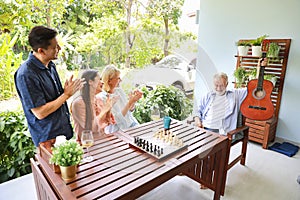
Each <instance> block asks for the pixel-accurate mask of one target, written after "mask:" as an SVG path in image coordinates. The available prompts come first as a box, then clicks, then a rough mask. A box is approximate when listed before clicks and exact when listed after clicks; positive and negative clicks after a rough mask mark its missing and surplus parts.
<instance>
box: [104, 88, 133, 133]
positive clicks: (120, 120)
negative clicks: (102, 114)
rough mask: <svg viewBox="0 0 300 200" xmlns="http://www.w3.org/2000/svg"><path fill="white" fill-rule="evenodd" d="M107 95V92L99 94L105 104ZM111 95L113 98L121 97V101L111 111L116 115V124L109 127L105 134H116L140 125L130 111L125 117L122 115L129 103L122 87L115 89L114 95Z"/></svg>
mask: <svg viewBox="0 0 300 200" xmlns="http://www.w3.org/2000/svg"><path fill="white" fill-rule="evenodd" d="M107 94H108V93H107V92H105V91H102V92H101V93H100V94H99V96H100V98H101V99H102V101H103V103H105V102H106V99H107ZM110 95H111V97H113V96H119V99H118V100H117V102H116V103H115V104H114V105H113V107H112V109H111V112H112V114H113V115H114V118H115V120H116V124H115V125H109V126H107V127H106V128H105V130H104V131H105V133H114V132H116V131H118V130H119V129H121V130H124V129H127V128H129V127H133V126H135V125H137V124H139V123H138V122H137V120H136V119H135V117H134V116H133V114H132V112H131V111H128V112H127V113H126V115H125V116H124V115H123V114H122V110H123V108H124V107H125V105H126V104H127V102H128V98H127V96H126V94H125V93H124V91H123V90H122V89H121V88H120V87H117V88H115V91H114V93H113V94H110Z"/></svg>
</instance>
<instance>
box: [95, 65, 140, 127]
mask: <svg viewBox="0 0 300 200" xmlns="http://www.w3.org/2000/svg"><path fill="white" fill-rule="evenodd" d="M120 75H121V72H120V70H119V69H117V68H116V67H115V66H113V65H109V66H106V67H105V68H104V70H103V71H102V74H101V78H102V81H103V87H102V92H100V93H99V94H97V95H96V99H101V100H102V102H106V99H107V98H108V97H111V98H117V101H116V103H115V104H114V105H113V107H112V110H111V112H112V114H113V116H114V118H115V120H116V124H115V125H110V126H107V127H106V128H105V132H106V133H113V132H116V131H118V130H119V129H123V130H124V129H127V128H129V127H133V126H135V125H137V124H138V122H137V120H136V119H135V117H134V116H133V115H132V110H133V109H134V105H135V103H136V102H137V101H138V100H139V99H140V98H141V97H142V96H143V93H142V92H140V91H139V90H135V91H133V92H131V93H130V94H129V97H127V96H126V94H125V93H124V91H123V90H122V89H121V87H120V81H121V77H120Z"/></svg>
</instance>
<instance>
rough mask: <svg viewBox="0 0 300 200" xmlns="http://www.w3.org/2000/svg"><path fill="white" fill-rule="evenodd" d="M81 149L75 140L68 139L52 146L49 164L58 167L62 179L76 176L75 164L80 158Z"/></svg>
mask: <svg viewBox="0 0 300 200" xmlns="http://www.w3.org/2000/svg"><path fill="white" fill-rule="evenodd" d="M82 155H83V149H82V147H81V146H80V144H79V143H77V142H76V141H75V140H68V141H66V142H64V143H63V144H60V145H58V146H56V147H52V157H51V158H50V164H56V165H58V166H59V167H60V171H61V176H62V178H63V179H64V180H69V179H72V178H74V177H75V176H76V170H77V165H78V164H79V163H80V161H81V160H82Z"/></svg>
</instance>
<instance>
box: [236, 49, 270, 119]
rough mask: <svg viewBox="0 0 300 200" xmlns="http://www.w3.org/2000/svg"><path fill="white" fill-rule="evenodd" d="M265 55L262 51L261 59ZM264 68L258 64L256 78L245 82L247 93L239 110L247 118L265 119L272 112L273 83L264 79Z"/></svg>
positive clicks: (268, 117)
mask: <svg viewBox="0 0 300 200" xmlns="http://www.w3.org/2000/svg"><path fill="white" fill-rule="evenodd" d="M265 56H266V53H263V59H264V57H265ZM263 59H262V60H263ZM264 70H265V66H260V68H259V76H258V79H253V80H250V81H249V82H248V84H247V90H248V94H247V96H246V98H245V100H244V101H243V102H242V104H241V112H242V114H243V115H244V116H245V117H247V118H249V119H254V120H267V119H270V118H271V117H272V116H273V114H274V106H273V103H272V101H271V93H272V90H273V83H272V82H271V81H268V80H264Z"/></svg>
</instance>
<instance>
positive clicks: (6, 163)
mask: <svg viewBox="0 0 300 200" xmlns="http://www.w3.org/2000/svg"><path fill="white" fill-rule="evenodd" d="M34 153H35V146H34V144H33V142H32V140H31V137H30V135H29V132H28V130H27V124H26V120H25V116H24V113H23V112H11V111H7V112H1V113H0V183H2V182H5V181H8V180H11V179H14V178H17V177H20V176H23V175H25V174H29V173H31V166H30V158H31V157H33V156H34Z"/></svg>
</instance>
